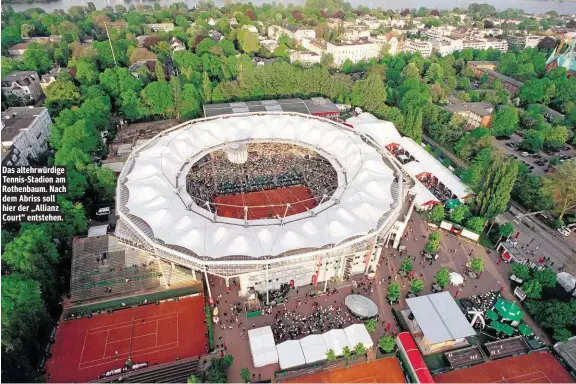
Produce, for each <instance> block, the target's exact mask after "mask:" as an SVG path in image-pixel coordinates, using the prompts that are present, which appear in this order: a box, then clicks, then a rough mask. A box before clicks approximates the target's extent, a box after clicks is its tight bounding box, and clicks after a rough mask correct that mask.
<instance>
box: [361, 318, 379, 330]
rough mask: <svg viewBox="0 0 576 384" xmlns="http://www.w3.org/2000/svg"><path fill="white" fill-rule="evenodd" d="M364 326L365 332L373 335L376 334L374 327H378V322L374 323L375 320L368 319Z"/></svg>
mask: <svg viewBox="0 0 576 384" xmlns="http://www.w3.org/2000/svg"><path fill="white" fill-rule="evenodd" d="M364 325H365V326H366V330H367V331H368V332H370V333H374V332H376V327H377V326H378V322H377V321H376V319H368V321H366V322H365V323H364Z"/></svg>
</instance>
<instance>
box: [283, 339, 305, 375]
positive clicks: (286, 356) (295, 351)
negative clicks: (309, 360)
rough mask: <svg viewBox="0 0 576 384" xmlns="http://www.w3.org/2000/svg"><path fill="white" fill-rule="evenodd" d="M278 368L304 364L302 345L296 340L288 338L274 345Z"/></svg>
mask: <svg viewBox="0 0 576 384" xmlns="http://www.w3.org/2000/svg"><path fill="white" fill-rule="evenodd" d="M276 350H277V351H278V361H279V362H280V369H289V368H294V367H299V366H301V365H305V364H306V359H304V353H302V347H301V346H300V341H298V340H288V341H285V342H283V343H280V344H278V345H277V346H276Z"/></svg>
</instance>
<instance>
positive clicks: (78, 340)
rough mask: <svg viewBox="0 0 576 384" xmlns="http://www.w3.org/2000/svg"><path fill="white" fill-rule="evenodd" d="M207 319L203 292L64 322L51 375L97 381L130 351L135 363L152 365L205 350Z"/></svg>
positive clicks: (50, 363) (50, 365) (49, 363)
mask: <svg viewBox="0 0 576 384" xmlns="http://www.w3.org/2000/svg"><path fill="white" fill-rule="evenodd" d="M204 319H205V315H204V297H203V296H196V297H190V298H184V299H180V300H179V301H168V302H164V303H160V304H159V305H156V304H150V305H146V306H141V307H138V308H131V309H125V310H121V311H117V312H114V313H113V314H112V315H109V314H103V315H98V316H94V317H92V318H91V319H88V318H84V319H79V320H69V321H65V322H62V323H61V324H60V325H59V327H58V329H57V331H56V336H55V340H56V343H55V344H54V345H53V346H52V350H51V353H52V357H51V358H50V359H48V360H47V362H46V370H47V372H48V373H49V374H50V375H51V376H48V379H49V381H51V382H83V381H92V380H96V379H97V378H98V377H99V376H101V375H102V374H104V373H105V372H107V371H110V370H112V369H116V368H120V367H122V366H123V365H124V363H126V360H127V359H128V357H129V356H131V360H132V363H133V364H138V363H148V364H149V365H153V364H155V363H166V362H170V361H174V360H176V358H180V359H182V358H186V357H193V356H199V355H202V354H204V353H206V346H205V344H206V342H207V338H206V337H205V336H204V333H205V332H206V325H205V324H204ZM64 340H66V343H64V342H63V341H64Z"/></svg>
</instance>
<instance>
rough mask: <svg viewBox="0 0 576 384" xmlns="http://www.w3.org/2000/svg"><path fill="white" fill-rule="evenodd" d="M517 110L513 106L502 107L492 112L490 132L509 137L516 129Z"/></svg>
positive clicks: (497, 135)
mask: <svg viewBox="0 0 576 384" xmlns="http://www.w3.org/2000/svg"><path fill="white" fill-rule="evenodd" d="M517 124H518V110H517V109H516V108H514V107H511V106H509V107H504V108H502V109H500V110H499V111H498V112H496V113H495V114H494V118H493V119H492V126H491V129H492V132H493V135H494V136H496V137H509V136H510V135H512V134H513V133H514V131H515V130H516V125H517Z"/></svg>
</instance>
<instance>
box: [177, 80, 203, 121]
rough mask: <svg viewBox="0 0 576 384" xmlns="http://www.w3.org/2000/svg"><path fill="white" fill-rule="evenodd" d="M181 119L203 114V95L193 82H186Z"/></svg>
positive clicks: (181, 105) (181, 104) (183, 90)
mask: <svg viewBox="0 0 576 384" xmlns="http://www.w3.org/2000/svg"><path fill="white" fill-rule="evenodd" d="M181 98H182V101H181V103H180V119H182V120H189V119H193V118H195V117H199V116H200V115H201V114H202V103H201V101H202V97H201V95H200V94H199V93H198V91H197V90H196V88H195V87H194V86H193V85H192V84H185V85H184V88H183V89H182V96H181Z"/></svg>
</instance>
